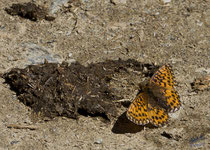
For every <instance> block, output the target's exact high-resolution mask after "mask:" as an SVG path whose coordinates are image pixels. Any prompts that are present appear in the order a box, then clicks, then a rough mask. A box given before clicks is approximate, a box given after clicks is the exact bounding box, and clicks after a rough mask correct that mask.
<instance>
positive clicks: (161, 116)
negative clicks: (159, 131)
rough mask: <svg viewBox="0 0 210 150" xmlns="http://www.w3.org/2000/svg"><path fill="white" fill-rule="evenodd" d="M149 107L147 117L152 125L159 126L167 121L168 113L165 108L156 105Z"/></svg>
mask: <svg viewBox="0 0 210 150" xmlns="http://www.w3.org/2000/svg"><path fill="white" fill-rule="evenodd" d="M148 108H149V110H150V111H149V118H150V123H152V124H153V125H154V126H157V127H161V126H164V125H165V124H167V123H168V114H167V112H166V111H165V109H163V108H160V107H158V106H156V107H151V106H150V105H149V106H148Z"/></svg>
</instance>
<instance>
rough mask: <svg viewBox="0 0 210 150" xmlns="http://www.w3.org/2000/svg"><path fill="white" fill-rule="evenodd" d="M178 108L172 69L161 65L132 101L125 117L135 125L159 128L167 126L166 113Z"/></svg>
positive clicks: (178, 99)
mask: <svg viewBox="0 0 210 150" xmlns="http://www.w3.org/2000/svg"><path fill="white" fill-rule="evenodd" d="M180 106H181V102H180V97H179V95H178V93H177V91H176V90H175V78H174V74H173V72H172V68H171V66H170V65H163V66H162V67H160V68H159V69H158V70H157V71H156V72H155V73H154V74H153V76H152V77H151V79H150V81H149V83H148V85H147V86H146V87H145V88H144V89H143V91H142V92H140V93H139V94H138V95H137V96H136V98H135V99H134V100H133V101H132V103H131V104H130V106H129V108H128V110H127V113H126V116H127V118H128V119H129V120H130V121H132V122H134V123H135V124H137V125H145V124H148V123H151V124H153V125H154V126H157V127H160V126H164V125H165V124H167V122H168V112H175V111H177V110H178V109H179V108H180Z"/></svg>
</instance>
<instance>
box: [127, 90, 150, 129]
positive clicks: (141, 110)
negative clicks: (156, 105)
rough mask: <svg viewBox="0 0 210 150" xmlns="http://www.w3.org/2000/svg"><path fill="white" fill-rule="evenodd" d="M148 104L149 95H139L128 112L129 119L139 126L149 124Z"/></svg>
mask: <svg viewBox="0 0 210 150" xmlns="http://www.w3.org/2000/svg"><path fill="white" fill-rule="evenodd" d="M147 104H148V95H147V94H146V93H144V92H142V93H139V94H138V95H137V96H136V98H135V99H134V100H133V102H132V103H131V104H130V106H129V108H128V110H127V114H126V115H127V118H128V119H129V120H130V121H132V122H134V123H135V124H138V125H145V124H147V123H149V118H148V111H147Z"/></svg>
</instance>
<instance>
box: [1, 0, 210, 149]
mask: <svg viewBox="0 0 210 150" xmlns="http://www.w3.org/2000/svg"><path fill="white" fill-rule="evenodd" d="M23 2H28V1H27V0H10V1H8V0H1V1H0V8H1V9H0V37H1V38H0V60H1V64H0V72H1V73H5V72H8V71H9V70H10V69H12V68H14V67H18V68H24V67H26V66H27V65H29V64H33V63H37V62H39V61H43V58H45V57H47V58H48V59H49V60H51V61H53V62H62V61H67V62H69V63H71V62H73V61H78V62H80V63H81V64H83V65H88V64H90V63H96V62H103V61H106V60H107V59H111V60H118V59H119V58H121V59H123V60H127V59H135V60H137V61H139V62H142V63H149V64H158V65H161V64H166V63H169V64H171V65H172V66H173V68H174V72H175V77H176V80H177V82H178V86H177V90H178V92H179V94H180V96H181V102H182V108H181V109H180V110H179V111H178V112H176V113H175V114H171V118H170V121H169V124H168V125H167V126H166V127H163V128H149V127H141V126H135V128H136V130H135V132H130V130H129V128H131V127H129V126H126V125H122V126H124V130H120V131H119V132H115V131H114V130H113V128H116V127H115V126H116V122H115V121H111V122H109V123H107V122H104V121H102V119H101V118H100V117H85V116H80V118H79V119H78V120H74V119H69V118H65V117H57V118H55V119H53V120H51V121H38V122H34V121H33V120H32V119H31V112H32V111H31V109H30V108H28V107H27V106H25V105H24V104H23V103H21V102H19V100H18V99H17V97H16V94H15V93H14V92H13V91H11V90H10V88H9V86H8V85H7V84H4V79H2V78H0V84H1V86H0V95H1V96H0V129H1V130H0V149H18V150H24V149H27V150H28V149H61V150H62V149H73V150H79V149H91V150H92V149H110V150H111V149H119V150H130V149H131V150H133V149H138V150H139V149H152V150H154V149H210V102H209V97H210V93H209V91H207V90H204V91H201V92H194V91H193V90H192V87H191V83H192V82H193V81H194V80H195V79H196V78H199V77H204V76H207V75H209V74H210V2H209V1H204V0H195V1H190V0H186V1H171V2H169V3H164V1H161V0H160V1H152V0H147V1H138V0H103V1H98V0H92V1H91V0H81V1H79V0H72V1H70V3H68V4H65V5H64V6H63V7H61V9H60V10H58V11H57V13H56V14H55V16H56V19H55V20H54V21H51V22H50V21H46V20H40V21H37V22H33V21H30V20H28V19H24V18H21V17H19V16H10V15H9V14H7V13H6V12H5V11H4V9H5V8H7V7H9V6H11V5H12V4H13V3H23ZM165 2H166V0H165ZM36 3H37V4H39V5H42V6H45V7H49V6H50V1H41V0H40V1H39V0H38V1H36ZM122 84H123V83H122ZM122 88H126V85H124V86H122ZM135 94H136V93H131V94H130V97H128V98H129V99H131V100H132V99H133V98H134V97H135ZM11 124H13V125H21V126H23V125H24V126H30V127H31V128H32V129H34V130H32V129H14V128H8V127H9V125H11ZM119 126H120V125H119Z"/></svg>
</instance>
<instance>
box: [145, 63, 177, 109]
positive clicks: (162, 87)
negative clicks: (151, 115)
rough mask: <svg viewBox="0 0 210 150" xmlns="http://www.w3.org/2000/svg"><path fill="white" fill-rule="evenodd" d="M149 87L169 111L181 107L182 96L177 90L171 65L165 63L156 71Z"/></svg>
mask: <svg viewBox="0 0 210 150" xmlns="http://www.w3.org/2000/svg"><path fill="white" fill-rule="evenodd" d="M149 87H150V90H151V91H152V93H153V94H154V95H155V96H156V97H157V99H158V101H159V102H160V104H161V105H162V106H163V107H164V108H165V109H167V111H169V112H174V111H176V110H178V109H179V108H180V106H181V102H180V97H179V95H178V93H177V92H176V90H175V79H174V75H173V72H172V68H171V66H170V65H164V66H162V67H161V68H160V69H159V70H158V71H157V72H155V74H154V75H153V76H152V78H151V80H150V83H149Z"/></svg>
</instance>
